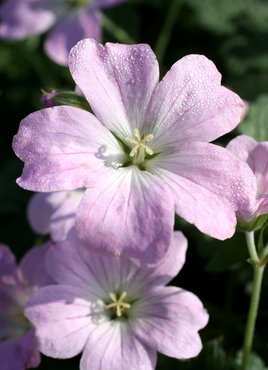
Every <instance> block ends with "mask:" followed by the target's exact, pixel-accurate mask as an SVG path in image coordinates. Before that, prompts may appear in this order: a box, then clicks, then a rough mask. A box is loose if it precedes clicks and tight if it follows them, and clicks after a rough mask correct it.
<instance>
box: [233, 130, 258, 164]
mask: <svg viewBox="0 0 268 370" xmlns="http://www.w3.org/2000/svg"><path fill="white" fill-rule="evenodd" d="M257 144H258V143H257V141H256V140H254V139H253V138H252V137H250V136H246V135H239V136H237V137H236V138H235V139H233V140H231V141H230V142H229V144H228V145H227V146H226V149H228V150H230V151H231V152H232V153H233V154H235V155H236V156H237V157H238V158H240V159H241V160H242V161H244V162H248V164H249V166H250V167H251V168H252V165H253V160H252V159H251V155H250V152H251V151H252V150H253V149H254V148H255V146H256V145H257Z"/></svg>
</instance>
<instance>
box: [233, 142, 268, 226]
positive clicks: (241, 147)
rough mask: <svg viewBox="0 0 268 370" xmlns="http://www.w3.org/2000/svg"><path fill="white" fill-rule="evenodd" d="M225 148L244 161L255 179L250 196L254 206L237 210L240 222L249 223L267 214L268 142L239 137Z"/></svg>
mask: <svg viewBox="0 0 268 370" xmlns="http://www.w3.org/2000/svg"><path fill="white" fill-rule="evenodd" d="M226 148H227V149H228V150H230V151H231V152H232V153H234V154H235V155H237V157H238V158H240V159H241V160H243V161H245V162H246V163H247V164H248V165H249V167H250V168H251V170H252V171H253V173H254V176H255V179H256V180H255V181H256V188H255V192H253V194H252V197H254V199H255V203H254V206H253V207H251V208H250V209H248V208H247V207H240V208H238V210H237V217H238V219H239V220H240V221H243V222H246V223H251V221H253V220H255V219H256V218H257V217H258V216H260V215H265V214H268V142H267V141H264V142H261V143H258V142H257V141H256V140H254V139H253V138H252V137H249V136H246V135H240V136H237V137H236V138H235V139H233V140H231V141H230V142H229V144H228V145H227V147H226ZM263 220H264V219H263ZM252 226H253V227H254V226H256V225H253V224H252Z"/></svg>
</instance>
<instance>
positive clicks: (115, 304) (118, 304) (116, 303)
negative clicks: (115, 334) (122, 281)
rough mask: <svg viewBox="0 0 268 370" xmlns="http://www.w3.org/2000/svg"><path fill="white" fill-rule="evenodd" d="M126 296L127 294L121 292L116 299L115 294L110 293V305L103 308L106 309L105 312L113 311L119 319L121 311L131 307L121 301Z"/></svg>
mask: <svg viewBox="0 0 268 370" xmlns="http://www.w3.org/2000/svg"><path fill="white" fill-rule="evenodd" d="M126 296H127V293H126V292H123V293H122V294H121V295H120V297H119V298H118V299H117V296H116V294H114V293H110V294H109V297H110V298H111V300H112V303H109V304H106V305H105V308H107V310H110V309H114V310H115V313H116V316H117V317H121V316H122V311H123V310H124V309H125V308H130V307H131V305H130V304H129V303H126V302H123V300H124V299H125V298H126Z"/></svg>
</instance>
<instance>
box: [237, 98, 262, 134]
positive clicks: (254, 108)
mask: <svg viewBox="0 0 268 370" xmlns="http://www.w3.org/2000/svg"><path fill="white" fill-rule="evenodd" d="M238 130H239V132H240V133H241V134H244V135H248V136H252V137H253V138H254V139H256V140H257V141H267V140H268V95H261V96H259V97H258V99H257V100H256V101H255V102H254V103H252V104H250V106H249V113H248V115H247V117H246V118H245V120H244V121H243V122H242V123H241V124H240V125H239V127H238Z"/></svg>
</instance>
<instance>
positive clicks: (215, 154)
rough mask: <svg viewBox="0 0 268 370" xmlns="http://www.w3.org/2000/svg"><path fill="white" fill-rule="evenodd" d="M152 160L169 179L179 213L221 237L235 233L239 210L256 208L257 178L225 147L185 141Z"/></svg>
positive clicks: (158, 173)
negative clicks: (237, 211)
mask: <svg viewBox="0 0 268 370" xmlns="http://www.w3.org/2000/svg"><path fill="white" fill-rule="evenodd" d="M173 149H174V151H173V152H170V153H167V154H165V155H164V154H163V155H162V154H161V155H158V156H156V157H155V158H154V159H153V160H151V161H150V163H149V162H148V166H150V170H151V171H153V173H156V174H157V175H158V176H160V177H161V178H162V180H163V181H166V182H167V183H168V184H169V186H170V187H171V189H172V190H173V195H174V198H175V203H176V213H178V215H180V216H182V217H183V218H185V219H186V220H187V221H188V222H191V223H194V224H195V225H196V226H197V227H198V228H199V229H200V230H201V231H202V232H204V233H206V234H209V235H211V236H213V237H215V238H218V239H226V238H229V237H231V236H232V235H233V233H234V231H235V226H236V218H235V211H236V210H237V209H238V208H241V207H243V208H247V209H252V208H253V207H254V203H255V196H254V194H255V192H256V181H255V177H254V175H253V173H252V171H251V170H250V169H249V167H248V165H247V164H245V163H244V162H243V161H241V160H239V159H238V158H237V157H236V156H234V155H233V154H232V153H230V152H229V151H227V150H226V149H224V148H221V147H219V146H216V145H213V144H207V143H199V142H195V143H189V142H188V143H184V144H180V146H178V148H177V149H175V148H173Z"/></svg>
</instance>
